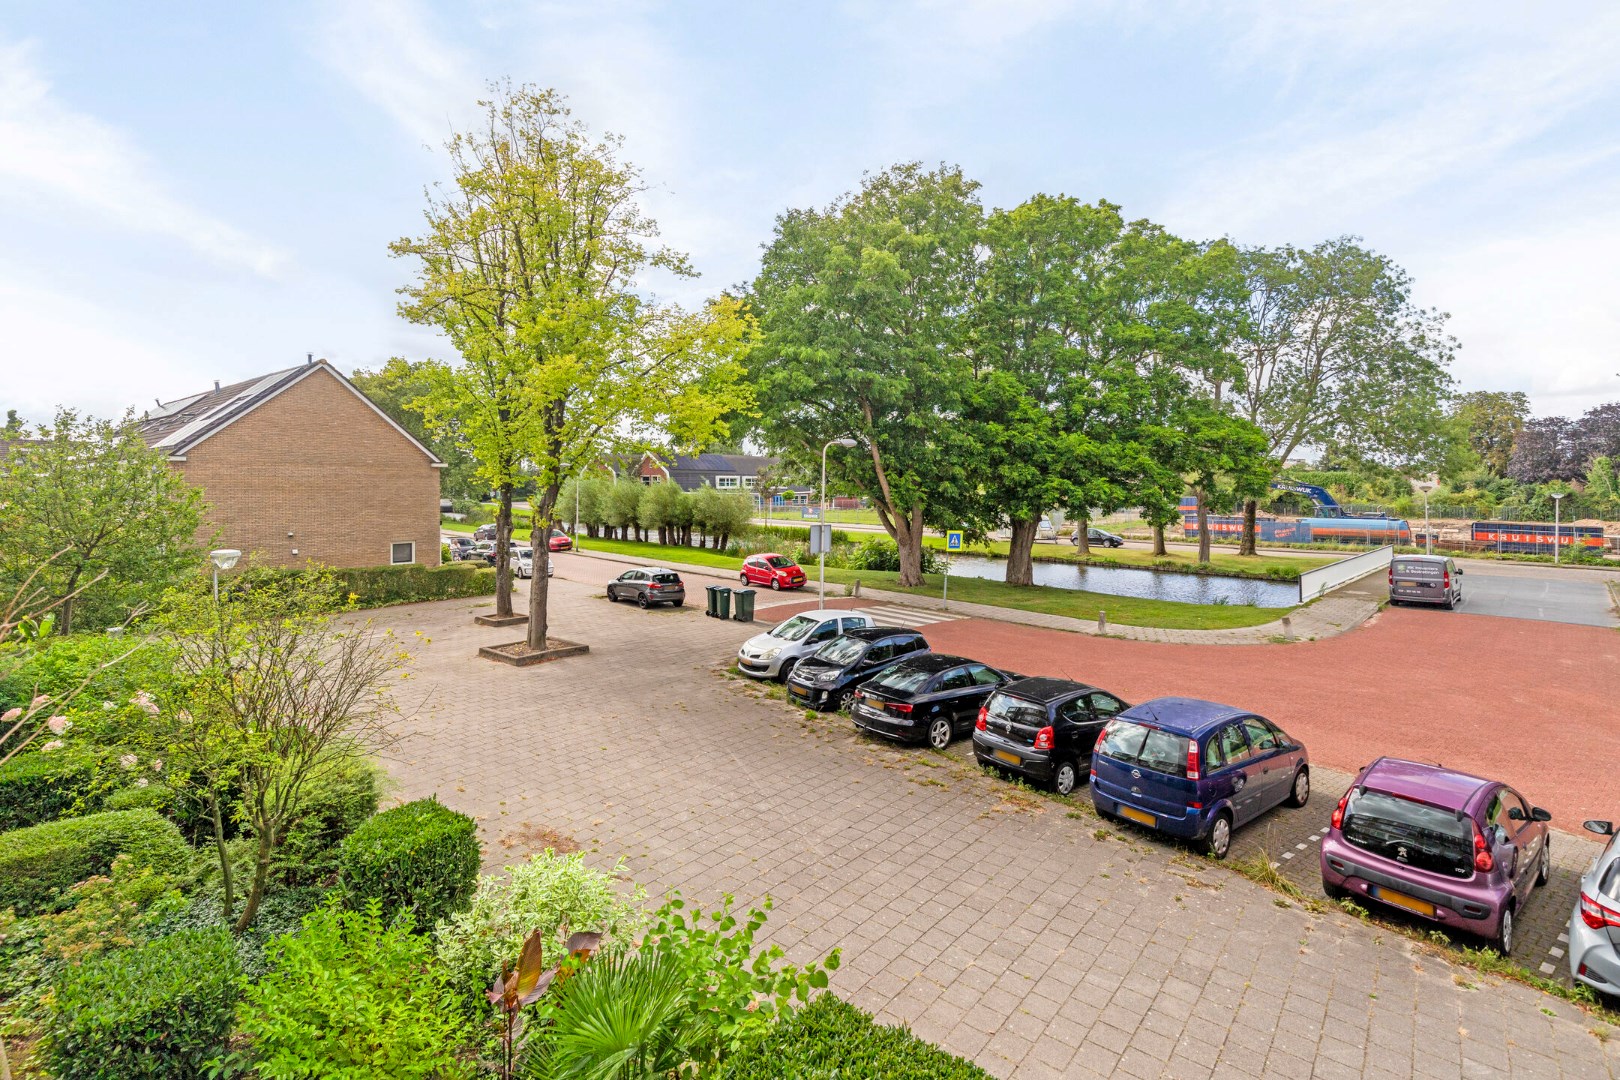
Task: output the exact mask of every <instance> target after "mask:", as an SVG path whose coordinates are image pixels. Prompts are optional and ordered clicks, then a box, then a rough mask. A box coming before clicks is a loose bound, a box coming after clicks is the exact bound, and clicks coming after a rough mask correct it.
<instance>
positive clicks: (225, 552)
mask: <svg viewBox="0 0 1620 1080" xmlns="http://www.w3.org/2000/svg"><path fill="white" fill-rule="evenodd" d="M241 557H242V553H241V552H240V551H237V550H236V549H235V548H216V549H215V550H213V551H210V552H209V553H208V561H209V562H211V563H213V564H214V603H216V604H218V603H219V572H220V571H221V570H229V569H230V568H231V567H233V566H235V565H236V560H238V559H240V558H241Z"/></svg>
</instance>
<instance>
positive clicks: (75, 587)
mask: <svg viewBox="0 0 1620 1080" xmlns="http://www.w3.org/2000/svg"><path fill="white" fill-rule="evenodd" d="M81 569H82V567H81ZM78 591H79V571H78V570H75V571H73V574H72V575H71V576H70V577H69V578H68V580H67V588H66V589H65V590H64V592H65V593H66V595H65V596H64V597H63V598H62V602H61V603H60V604H58V605H57V607H56V632H57V633H58V634H60V635H61V636H62V637H67V636H68V635H69V634H71V633H73V601H74V600H76V599H77V597H76V596H74V593H76V592H78Z"/></svg>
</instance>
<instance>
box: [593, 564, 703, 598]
mask: <svg viewBox="0 0 1620 1080" xmlns="http://www.w3.org/2000/svg"><path fill="white" fill-rule="evenodd" d="M607 598H608V599H609V600H612V601H613V602H614V603H617V602H618V601H620V600H634V601H635V602H636V603H638V604H640V605H641V606H642V607H644V608H649V607H652V606H653V605H654V604H668V605H670V606H671V607H680V606H681V605H682V604H684V603H686V583H685V582H683V581H682V580H681V575H679V574H677V573H676V572H675V571H673V570H670V569H668V568H666V567H662V566H640V567H637V568H636V569H634V570H626V571H625V572H624V573H622V574H620V575H619V576H618V577H616V578H614V579H613V580H612V581H610V582H608V587H607Z"/></svg>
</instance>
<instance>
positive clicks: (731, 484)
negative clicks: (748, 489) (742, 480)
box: [714, 476, 737, 491]
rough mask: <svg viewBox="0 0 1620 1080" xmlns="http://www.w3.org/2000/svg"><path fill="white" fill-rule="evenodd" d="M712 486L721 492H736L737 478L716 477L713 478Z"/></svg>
mask: <svg viewBox="0 0 1620 1080" xmlns="http://www.w3.org/2000/svg"><path fill="white" fill-rule="evenodd" d="M714 486H715V487H716V488H718V489H720V490H721V491H736V490H737V478H736V477H735V476H717V477H715V478H714Z"/></svg>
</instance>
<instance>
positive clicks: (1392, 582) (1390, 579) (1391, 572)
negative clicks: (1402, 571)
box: [1389, 566, 1395, 585]
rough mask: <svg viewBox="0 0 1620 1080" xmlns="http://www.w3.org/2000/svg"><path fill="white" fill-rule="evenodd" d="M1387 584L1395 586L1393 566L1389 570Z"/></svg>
mask: <svg viewBox="0 0 1620 1080" xmlns="http://www.w3.org/2000/svg"><path fill="white" fill-rule="evenodd" d="M1389 583H1390V584H1391V585H1393V584H1395V568H1394V567H1393V566H1392V567H1390V568H1389Z"/></svg>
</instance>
